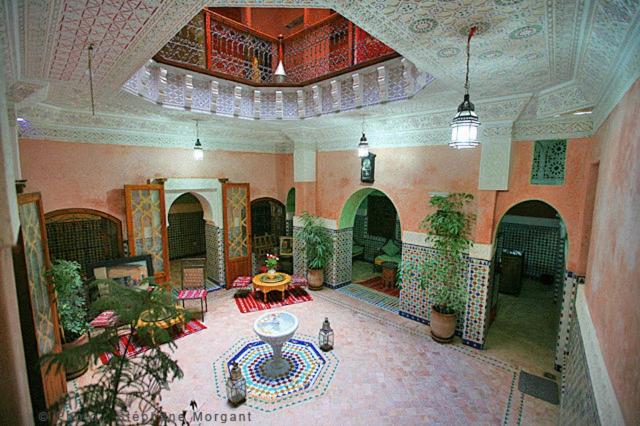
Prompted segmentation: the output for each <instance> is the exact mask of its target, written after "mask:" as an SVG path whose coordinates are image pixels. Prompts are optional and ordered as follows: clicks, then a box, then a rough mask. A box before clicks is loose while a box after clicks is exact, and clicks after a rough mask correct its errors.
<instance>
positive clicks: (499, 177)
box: [478, 124, 512, 191]
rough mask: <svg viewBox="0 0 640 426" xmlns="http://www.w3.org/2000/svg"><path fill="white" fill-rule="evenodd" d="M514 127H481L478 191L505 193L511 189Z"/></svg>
mask: <svg viewBox="0 0 640 426" xmlns="http://www.w3.org/2000/svg"><path fill="white" fill-rule="evenodd" d="M511 128H512V125H511V124H509V125H505V126H499V127H489V126H487V127H485V128H482V127H481V131H480V149H481V150H482V151H481V153H480V176H479V178H478V189H481V190H494V191H505V190H507V189H509V171H510V167H511Z"/></svg>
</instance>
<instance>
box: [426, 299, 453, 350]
mask: <svg viewBox="0 0 640 426" xmlns="http://www.w3.org/2000/svg"><path fill="white" fill-rule="evenodd" d="M456 319H457V318H456V314H443V313H441V312H438V310H437V309H436V307H435V306H434V307H432V308H431V338H432V339H433V340H435V341H436V342H438V343H450V342H451V341H452V340H453V335H454V334H455V333H456Z"/></svg>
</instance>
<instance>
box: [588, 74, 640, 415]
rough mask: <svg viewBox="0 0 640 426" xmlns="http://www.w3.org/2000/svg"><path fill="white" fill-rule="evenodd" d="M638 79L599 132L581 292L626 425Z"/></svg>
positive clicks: (634, 290)
mask: <svg viewBox="0 0 640 426" xmlns="http://www.w3.org/2000/svg"><path fill="white" fill-rule="evenodd" d="M639 117H640V80H638V81H636V83H635V84H634V85H633V86H632V88H631V89H630V90H629V91H628V92H627V94H626V95H625V96H624V98H623V99H622V101H621V102H620V103H619V104H618V105H617V106H616V108H615V109H614V110H613V112H612V113H611V114H610V115H609V117H608V118H607V120H606V121H605V123H604V124H603V125H602V126H601V127H600V129H599V130H598V132H597V134H596V135H595V138H594V139H595V140H596V141H597V142H598V144H599V146H598V147H597V149H596V150H595V155H598V154H599V159H600V166H599V175H598V186H597V191H596V197H595V208H594V215H593V223H592V230H591V246H590V249H589V262H588V266H587V275H586V286H585V292H586V296H587V301H588V305H589V311H590V313H591V318H592V320H593V325H594V326H595V329H596V333H597V335H598V340H599V342H600V349H601V350H602V354H603V356H604V360H605V364H606V365H607V369H608V371H609V376H610V378H611V381H612V383H613V388H614V390H615V393H616V396H617V398H618V401H619V402H620V405H621V408H622V413H623V415H624V418H625V421H626V423H627V424H629V425H632V424H636V425H637V424H640V368H638V364H640V308H639V307H638V303H639V301H640V125H639V124H638V118H639Z"/></svg>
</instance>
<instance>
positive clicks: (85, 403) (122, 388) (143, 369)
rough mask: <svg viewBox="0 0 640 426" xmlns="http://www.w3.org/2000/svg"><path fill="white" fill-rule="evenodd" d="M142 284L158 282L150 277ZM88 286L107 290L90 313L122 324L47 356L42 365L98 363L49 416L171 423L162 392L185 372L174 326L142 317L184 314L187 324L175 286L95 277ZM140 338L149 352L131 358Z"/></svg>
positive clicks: (65, 419) (83, 421)
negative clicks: (150, 287)
mask: <svg viewBox="0 0 640 426" xmlns="http://www.w3.org/2000/svg"><path fill="white" fill-rule="evenodd" d="M143 283H145V284H146V283H149V284H151V283H153V280H152V279H149V278H147V279H145V280H144V281H143ZM89 286H90V287H92V289H93V290H95V291H96V292H97V288H98V286H100V288H102V289H104V291H102V292H100V296H99V298H98V300H96V301H95V302H93V303H92V304H91V307H90V312H104V311H107V310H110V311H113V312H114V313H115V314H116V316H117V317H118V318H119V323H120V324H121V326H120V327H108V328H105V329H104V331H103V332H101V333H99V334H97V335H96V336H93V337H92V338H91V340H89V341H87V342H86V343H84V344H82V345H79V346H75V347H73V348H67V349H64V350H63V351H61V352H51V353H48V354H45V355H44V356H43V357H42V359H41V363H42V364H47V365H48V367H47V368H49V369H56V368H59V367H63V368H64V369H65V370H69V368H71V367H72V366H73V365H77V364H79V363H81V362H83V360H84V362H88V361H89V360H92V361H94V362H95V364H96V368H95V370H93V371H92V373H93V375H92V377H91V379H90V380H88V381H86V383H84V384H82V383H80V384H79V386H73V388H71V389H69V392H68V393H67V394H66V395H65V396H64V397H62V398H61V399H60V400H58V401H57V402H56V403H54V404H53V405H52V406H51V407H50V413H49V418H50V419H52V418H53V419H55V418H57V419H58V422H56V424H86V425H113V426H115V425H120V424H123V422H124V423H126V424H129V423H131V420H132V419H137V422H136V423H135V424H149V425H151V424H153V425H159V424H166V423H167V419H169V415H170V413H166V412H165V411H164V409H163V407H162V400H161V393H162V392H164V391H166V390H167V389H169V386H170V384H171V382H172V381H173V380H174V379H180V378H182V376H183V373H182V370H181V369H180V367H179V366H178V363H177V361H176V360H175V359H173V353H172V352H173V351H174V350H175V348H176V344H175V343H174V342H173V341H172V339H171V335H170V332H169V330H168V329H165V328H164V326H163V325H162V321H155V322H144V321H141V319H142V318H143V316H144V315H145V313H157V312H162V313H163V315H164V316H165V317H173V316H176V315H178V314H180V315H184V321H185V322H188V321H189V315H188V313H187V312H184V311H182V310H181V308H180V307H179V306H177V305H176V300H175V296H174V295H173V294H172V292H171V291H170V290H167V289H164V288H162V287H159V286H158V287H154V288H153V290H152V291H146V290H141V289H140V287H139V286H138V287H127V286H124V285H122V284H120V283H118V282H115V281H112V280H99V281H94V282H93V283H90V284H89ZM123 331H124V332H123ZM137 339H141V340H139V342H145V346H146V349H145V350H144V351H142V352H141V353H139V354H138V355H136V356H132V354H131V353H130V352H129V350H122V348H129V347H130V346H131V345H134V344H136V343H135V342H136V341H137ZM165 342H166V343H165ZM105 356H106V357H107V358H106V360H104V357H105ZM127 420H129V421H128V422H127Z"/></svg>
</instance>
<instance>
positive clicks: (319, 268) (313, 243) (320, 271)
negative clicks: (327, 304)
mask: <svg viewBox="0 0 640 426" xmlns="http://www.w3.org/2000/svg"><path fill="white" fill-rule="evenodd" d="M296 238H297V239H298V240H300V241H301V242H303V243H304V245H305V248H306V254H307V268H308V269H309V272H308V276H307V278H308V280H309V289H311V290H322V283H323V282H324V268H325V266H327V263H328V262H329V259H330V258H331V254H332V249H333V240H332V239H331V236H330V235H329V233H328V232H327V230H326V229H325V227H324V226H322V225H321V224H320V218H319V217H317V216H313V215H311V214H309V213H307V212H304V213H303V214H302V229H301V230H300V231H298V232H297V234H296Z"/></svg>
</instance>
